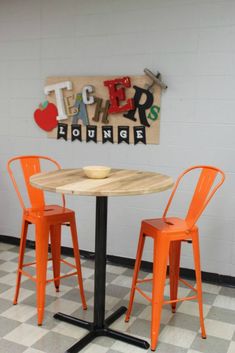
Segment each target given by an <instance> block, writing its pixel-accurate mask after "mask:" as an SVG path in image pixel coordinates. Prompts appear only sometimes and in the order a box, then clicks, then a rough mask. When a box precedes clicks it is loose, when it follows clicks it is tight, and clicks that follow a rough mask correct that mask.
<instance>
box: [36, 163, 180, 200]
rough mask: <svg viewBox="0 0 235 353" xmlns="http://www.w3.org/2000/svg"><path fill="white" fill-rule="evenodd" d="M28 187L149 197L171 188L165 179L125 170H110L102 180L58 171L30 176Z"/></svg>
mask: <svg viewBox="0 0 235 353" xmlns="http://www.w3.org/2000/svg"><path fill="white" fill-rule="evenodd" d="M30 183H31V185H32V186H34V187H36V188H38V189H42V190H46V191H51V192H57V193H63V194H76V195H85V196H124V195H141V194H151V193H155V192H160V191H164V190H167V189H169V188H171V187H172V186H173V180H172V178H171V177H169V176H167V175H163V174H159V173H154V172H144V171H139V170H128V169H112V170H111V172H110V174H109V175H108V177H107V178H105V179H89V178H87V177H86V176H85V174H84V172H83V170H82V169H59V170H55V171H51V172H47V173H40V174H36V175H33V176H32V177H31V178H30Z"/></svg>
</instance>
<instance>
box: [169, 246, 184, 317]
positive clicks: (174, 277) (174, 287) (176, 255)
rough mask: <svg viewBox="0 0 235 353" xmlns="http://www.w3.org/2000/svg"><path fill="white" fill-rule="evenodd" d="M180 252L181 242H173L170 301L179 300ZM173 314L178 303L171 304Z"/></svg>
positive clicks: (170, 258)
mask: <svg viewBox="0 0 235 353" xmlns="http://www.w3.org/2000/svg"><path fill="white" fill-rule="evenodd" d="M180 250H181V241H172V242H171V243H170V257H169V262H170V273H169V277H170V299H171V300H175V299H177V295H178V284H179V273H180ZM171 309H172V312H173V313H175V311H176V303H172V304H171Z"/></svg>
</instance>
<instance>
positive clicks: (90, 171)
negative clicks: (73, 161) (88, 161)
mask: <svg viewBox="0 0 235 353" xmlns="http://www.w3.org/2000/svg"><path fill="white" fill-rule="evenodd" d="M82 169H83V171H84V173H85V175H86V176H87V177H88V178H90V179H104V178H107V176H108V175H109V173H110V170H111V168H110V167H105V166H100V165H91V166H87V167H83V168H82Z"/></svg>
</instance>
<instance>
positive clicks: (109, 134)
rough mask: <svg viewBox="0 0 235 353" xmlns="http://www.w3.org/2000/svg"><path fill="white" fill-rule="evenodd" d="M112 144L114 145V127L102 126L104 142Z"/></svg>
mask: <svg viewBox="0 0 235 353" xmlns="http://www.w3.org/2000/svg"><path fill="white" fill-rule="evenodd" d="M108 141H109V142H111V143H113V127H112V126H111V125H110V126H107V125H106V126H102V142H103V143H105V142H108Z"/></svg>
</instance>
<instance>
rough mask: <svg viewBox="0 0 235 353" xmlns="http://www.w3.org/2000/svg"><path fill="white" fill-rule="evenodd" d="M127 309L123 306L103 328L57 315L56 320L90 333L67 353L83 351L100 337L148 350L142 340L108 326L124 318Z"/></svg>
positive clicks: (68, 316)
mask: <svg viewBox="0 0 235 353" xmlns="http://www.w3.org/2000/svg"><path fill="white" fill-rule="evenodd" d="M126 310H127V308H126V307H125V306H121V307H120V308H119V309H118V310H116V311H115V312H114V313H113V314H112V315H110V316H109V317H108V318H107V319H106V320H105V322H104V326H103V327H101V328H100V327H97V326H96V325H95V324H94V323H91V322H88V321H85V320H80V319H78V318H76V317H73V316H70V315H66V314H62V313H57V314H55V315H54V318H55V319H58V320H61V321H64V322H67V323H70V324H72V325H75V326H79V327H82V328H85V329H87V330H89V331H90V332H89V333H88V334H87V335H86V336H84V337H83V338H82V339H80V340H79V341H78V342H77V343H75V344H74V345H73V346H72V347H70V348H69V349H67V351H66V352H65V353H77V352H79V351H81V350H82V349H83V348H84V347H85V346H86V345H88V344H89V343H90V342H91V341H92V340H94V339H95V338H96V337H99V336H106V337H110V338H114V339H116V340H119V341H123V342H126V343H129V344H132V345H134V346H136V347H140V348H144V349H148V348H149V343H148V342H147V341H145V340H142V339H140V338H137V337H134V336H131V335H127V334H126V333H123V332H119V331H116V330H112V329H110V328H109V327H108V326H109V325H111V324H112V323H113V322H114V321H115V320H117V319H118V318H119V317H120V316H122V315H123V314H124V313H125V312H126Z"/></svg>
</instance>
